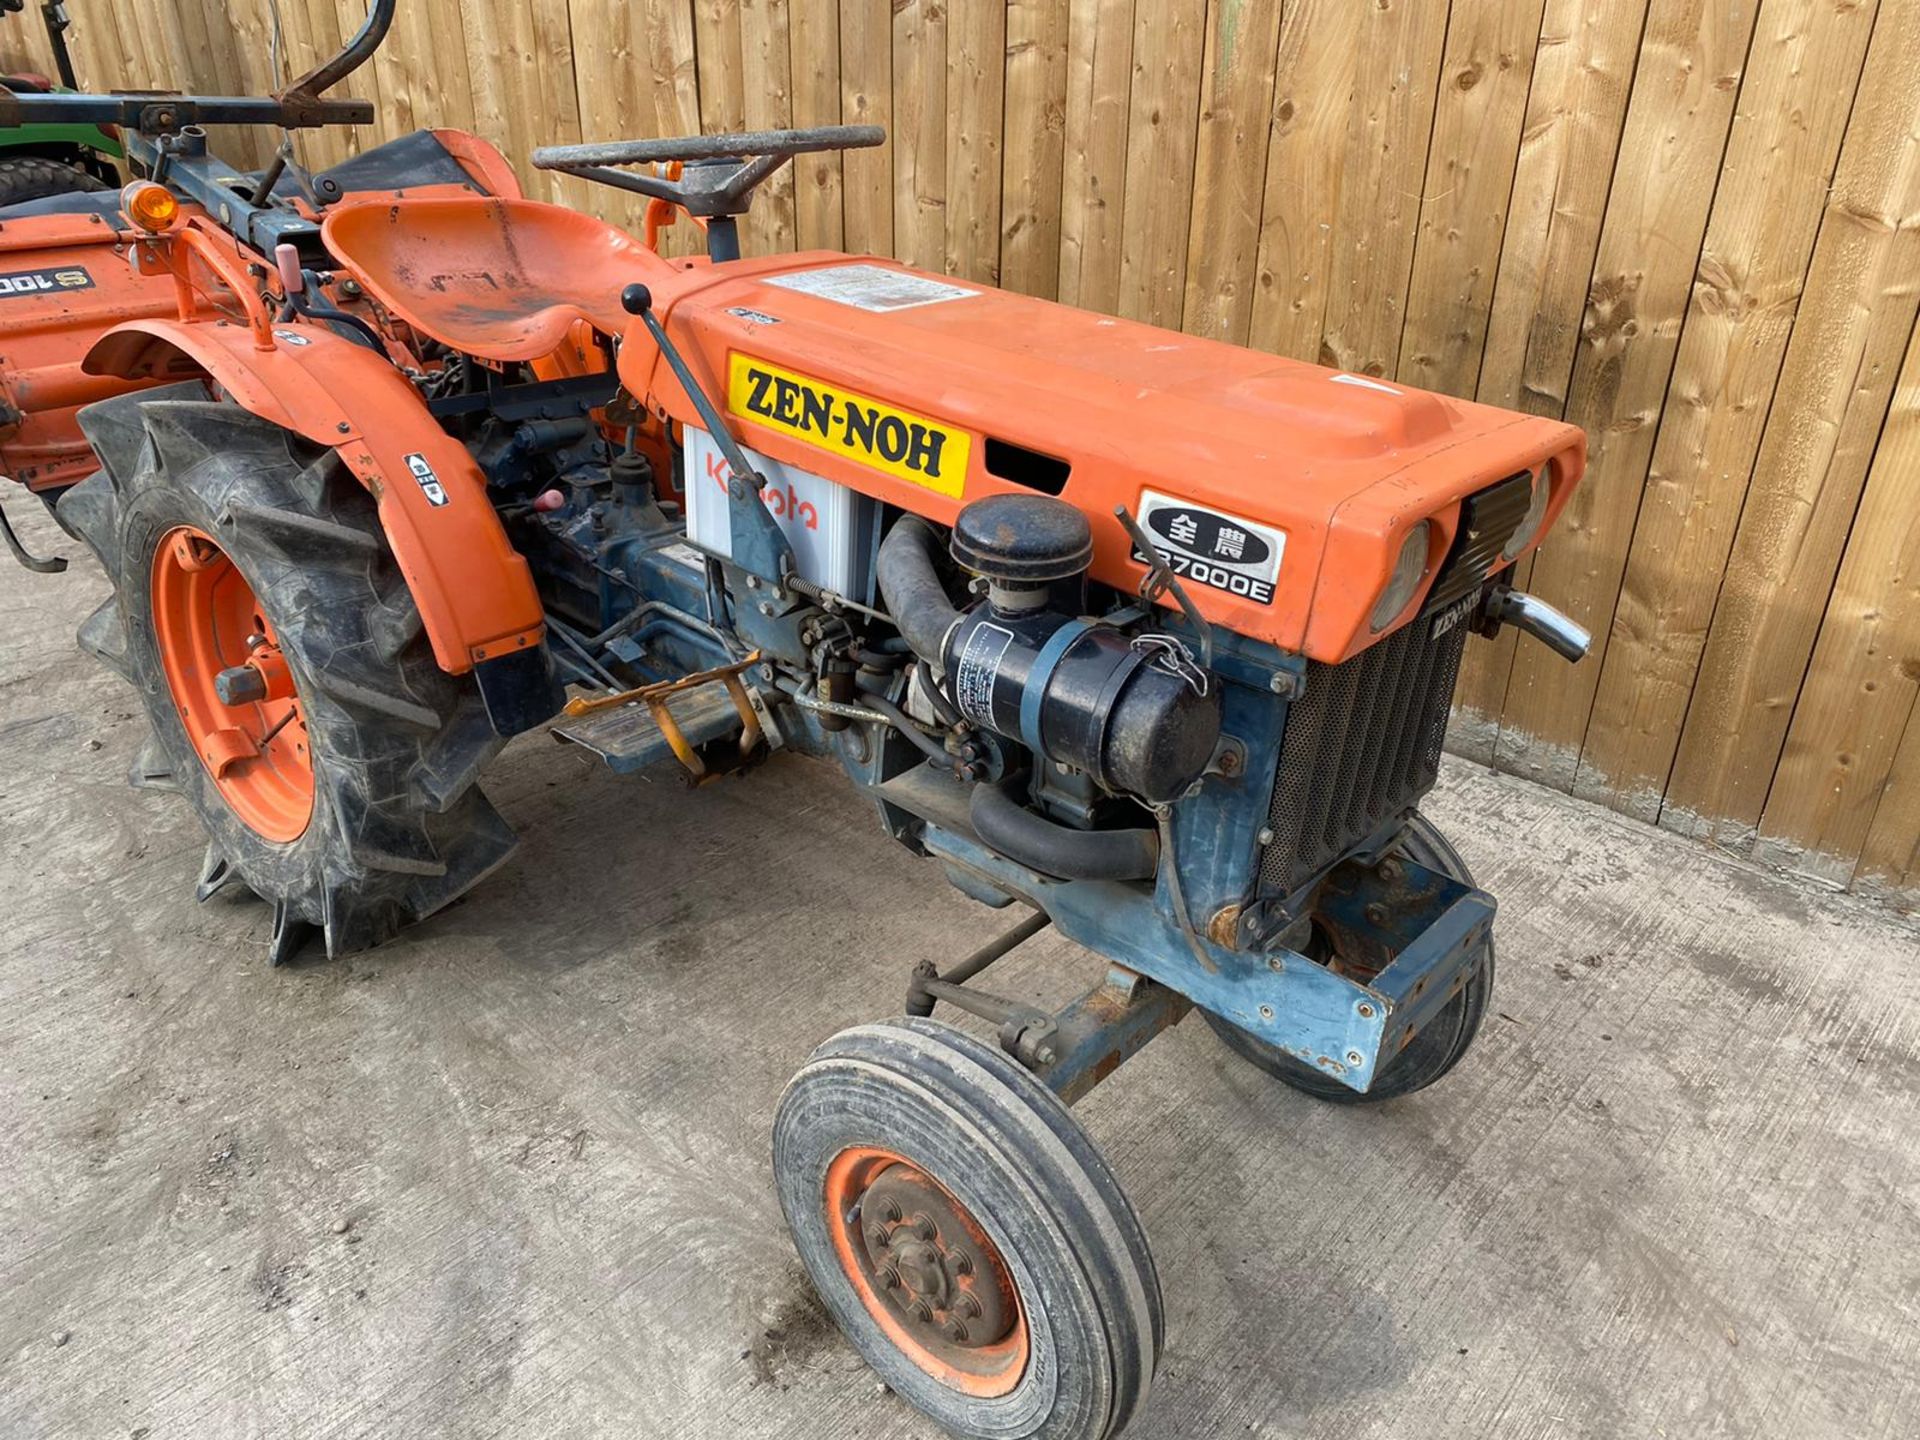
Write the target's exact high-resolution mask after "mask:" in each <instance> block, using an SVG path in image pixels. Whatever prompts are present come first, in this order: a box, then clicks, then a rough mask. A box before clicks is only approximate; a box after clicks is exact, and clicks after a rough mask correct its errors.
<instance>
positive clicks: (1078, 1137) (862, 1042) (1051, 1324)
mask: <svg viewBox="0 0 1920 1440" xmlns="http://www.w3.org/2000/svg"><path fill="white" fill-rule="evenodd" d="M773 1137H774V1145H773V1155H774V1176H775V1180H776V1182H777V1184H778V1186H779V1190H780V1204H781V1208H782V1209H783V1210H784V1211H785V1212H786V1216H787V1224H788V1226H789V1227H790V1228H791V1230H792V1232H793V1238H794V1244H795V1246H796V1248H797V1249H798V1250H799V1252H800V1257H801V1259H802V1260H803V1261H804V1262H805V1263H806V1266H807V1269H808V1272H809V1273H810V1274H811V1275H812V1276H813V1281H814V1284H815V1286H816V1287H817V1288H818V1290H819V1292H820V1296H821V1299H822V1300H823V1301H824V1302H825V1304H826V1306H827V1308H828V1310H829V1311H830V1312H831V1313H832V1314H833V1316H834V1318H835V1320H837V1321H838V1322H839V1324H840V1328H841V1329H842V1330H843V1331H844V1332H845V1333H846V1335H847V1338H848V1339H849V1340H851V1341H852V1342H853V1345H854V1348H855V1349H856V1350H858V1351H859V1352H860V1354H861V1355H862V1356H863V1357H864V1358H865V1359H866V1360H867V1362H868V1363H869V1364H870V1365H872V1366H873V1367H874V1369H875V1370H876V1371H878V1372H879V1374H880V1376H881V1378H882V1379H883V1380H885V1381H886V1382H887V1384H888V1385H889V1386H890V1387H891V1388H892V1389H893V1391H894V1392H895V1393H896V1394H898V1395H900V1396H901V1397H902V1398H903V1399H905V1400H907V1401H908V1402H909V1403H911V1404H912V1405H914V1406H915V1407H917V1408H918V1409H919V1410H921V1411H922V1412H924V1413H925V1414H926V1415H927V1416H929V1417H930V1418H931V1419H933V1420H934V1421H935V1422H936V1423H937V1424H939V1425H941V1426H943V1427H945V1428H946V1429H947V1430H949V1431H951V1432H952V1433H954V1434H956V1435H962V1436H974V1437H988V1436H991V1437H996V1440H998V1437H1015V1436H1020V1437H1044V1440H1103V1437H1107V1436H1111V1435H1115V1434H1118V1433H1119V1431H1120V1430H1121V1429H1123V1428H1124V1427H1125V1426H1126V1424H1127V1423H1128V1421H1129V1420H1130V1419H1131V1418H1132V1417H1133V1415H1134V1414H1135V1412H1136V1411H1137V1410H1138V1409H1139V1407H1140V1405H1141V1404H1142V1402H1143V1401H1144V1400H1145V1398H1146V1393H1147V1388H1148V1386H1149V1385H1150V1383H1151V1382H1152V1379H1153V1373H1154V1369H1155V1366H1156V1364H1157V1363H1158V1358H1159V1354H1160V1348H1161V1344H1162V1341H1163V1338H1164V1327H1165V1321H1164V1317H1163V1311H1162V1305H1161V1298H1160V1282H1159V1278H1158V1276H1157V1275H1156V1273H1155V1271H1154V1266H1153V1257H1152V1255H1151V1253H1150V1252H1149V1251H1148V1249H1147V1243H1146V1236H1145V1234H1144V1233H1143V1232H1142V1231H1141V1228H1140V1223H1139V1221H1138V1220H1137V1219H1136V1218H1135V1217H1134V1214H1133V1210H1132V1207H1131V1206H1129V1205H1128V1204H1127V1201H1126V1198H1125V1196H1124V1195H1122V1194H1121V1192H1120V1186H1119V1183H1118V1182H1117V1181H1116V1180H1115V1179H1114V1177H1113V1174H1112V1172H1111V1171H1110V1170H1109V1169H1108V1168H1107V1165H1106V1162H1105V1161H1104V1160H1103V1159H1101V1157H1100V1155H1099V1152H1098V1151H1096V1150H1095V1149H1094V1147H1093V1145H1092V1142H1091V1141H1089V1140H1088V1139H1087V1137H1086V1135H1085V1133H1084V1132H1083V1131H1082V1130H1081V1129H1080V1127H1079V1125H1078V1124H1077V1123H1075V1121H1074V1119H1073V1117H1072V1116H1071V1115H1070V1114H1069V1113H1068V1112H1067V1109H1066V1107H1065V1106H1064V1105H1063V1104H1061V1102H1060V1101H1059V1099H1058V1098H1056V1097H1055V1096H1054V1095H1053V1093H1052V1092H1051V1091H1049V1090H1048V1089H1047V1088H1046V1087H1045V1086H1044V1085H1042V1084H1040V1082H1039V1081H1038V1080H1036V1079H1034V1077H1033V1076H1032V1075H1030V1074H1029V1073H1028V1072H1027V1071H1025V1070H1024V1069H1022V1068H1021V1067H1020V1066H1019V1065H1017V1064H1015V1063H1014V1062H1013V1061H1012V1060H1010V1059H1009V1058H1008V1057H1007V1056H1006V1055H1004V1054H1002V1053H1001V1052H1000V1051H998V1050H995V1049H994V1048H993V1047H991V1046H989V1045H986V1044H983V1043H982V1042H980V1041H979V1040H976V1039H974V1038H973V1037H972V1036H970V1035H967V1034H965V1033H964V1032H962V1031H959V1030H955V1029H953V1028H952V1027H951V1026H947V1025H941V1024H938V1023H936V1022H934V1021H931V1020H900V1021H892V1022H888V1023H885V1024H877V1025H862V1026H858V1027H856V1028H854V1029H851V1030H843V1031H842V1032H841V1033H840V1034H838V1035H836V1036H834V1037H833V1038H832V1039H831V1040H829V1041H827V1043H826V1044H824V1045H822V1046H821V1047H820V1048H819V1049H818V1050H816V1051H815V1052H814V1053H813V1056H812V1058H811V1059H809V1060H808V1061H807V1063H806V1065H805V1066H804V1067H803V1068H802V1069H801V1071H800V1073H799V1074H798V1075H796V1076H794V1078H793V1081H792V1083H791V1084H789V1085H788V1087H787V1091H786V1094H785V1095H784V1096H782V1098H781V1101H780V1110H779V1114H778V1116H777V1118H776V1119H775V1121H774V1132H773ZM915 1197H919V1198H917V1199H916V1198H915ZM916 1227H918V1228H917V1229H916ZM961 1253H964V1255H965V1257H966V1258H965V1259H964V1260H961V1259H959V1258H957V1257H958V1255H959V1254H961ZM916 1306H919V1307H923V1308H924V1311H925V1313H921V1312H920V1311H918V1310H916V1309H915V1307H916ZM956 1318H958V1319H960V1320H961V1330H962V1331H963V1332H966V1333H961V1334H959V1335H958V1336H957V1338H953V1337H955V1332H954V1331H953V1330H951V1329H950V1328H947V1327H950V1326H952V1324H953V1322H954V1320H955V1319H956ZM969 1326H971V1327H973V1329H972V1330H971V1331H968V1328H967V1327H969Z"/></svg>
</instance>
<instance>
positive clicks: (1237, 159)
mask: <svg viewBox="0 0 1920 1440" xmlns="http://www.w3.org/2000/svg"><path fill="white" fill-rule="evenodd" d="M1280 8H1281V7H1280V0H1213V3H1212V4H1211V5H1210V6H1209V7H1208V12H1207V40H1206V56H1205V63H1204V65H1203V67H1202V79H1201V85H1200V133H1199V138H1198V140H1197V142H1196V146H1195V162H1194V185H1193V211H1192V216H1191V218H1190V220H1189V222H1188V235H1187V294H1186V304H1185V308H1184V311H1183V322H1184V325H1185V328H1186V329H1187V330H1188V331H1189V332H1190V333H1192V334H1195V335H1207V336H1211V337H1212V338H1214V339H1216V340H1228V341H1231V342H1233V343H1234V344H1236V345H1244V344H1245V343H1246V340H1247V332H1248V329H1249V327H1250V326H1251V325H1252V322H1253V295H1254V272H1255V270H1256V268H1257V266H1258V264H1259V259H1260V211H1261V205H1262V203H1263V202H1264V200H1265V198H1266V188H1267V150H1268V137H1269V133H1270V132H1271V130H1272V126H1273V82H1274V62H1275V58H1276V53H1277V47H1278V45H1279V41H1280Z"/></svg>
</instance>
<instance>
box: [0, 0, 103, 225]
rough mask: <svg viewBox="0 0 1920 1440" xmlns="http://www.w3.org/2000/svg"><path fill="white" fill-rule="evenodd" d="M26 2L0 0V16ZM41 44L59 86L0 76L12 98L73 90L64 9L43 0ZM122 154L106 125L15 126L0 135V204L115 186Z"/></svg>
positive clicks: (58, 0)
mask: <svg viewBox="0 0 1920 1440" xmlns="http://www.w3.org/2000/svg"><path fill="white" fill-rule="evenodd" d="M25 9H26V0H0V17H5V16H9V15H18V14H20V13H22V12H23V11H24V10H25ZM40 16H41V19H42V20H44V21H45V22H46V27H47V40H48V43H49V44H50V45H51V46H52V49H53V60H54V64H55V66H56V67H57V68H58V69H59V72H60V81H59V84H57V85H56V84H54V83H53V82H52V81H50V80H48V79H47V77H46V76H44V75H34V74H0V88H3V89H6V90H11V91H12V92H13V93H14V94H16V95H44V94H48V93H53V92H58V91H62V90H77V89H79V88H80V86H79V82H78V81H77V80H76V79H75V78H74V74H73V57H72V55H71V54H70V53H69V52H68V50H67V37H66V30H67V26H68V25H69V24H71V23H72V22H71V21H70V20H69V19H68V18H67V7H66V5H65V4H63V3H62V0H46V3H45V4H43V5H41V7H40ZM121 155H122V151H121V148H120V140H119V137H118V136H117V135H116V134H115V133H114V132H113V130H112V128H111V127H102V126H98V125H21V126H17V127H14V128H10V129H7V130H4V131H0V206H5V205H17V204H20V203H21V202H23V201H27V200H45V199H47V198H48V197H50V196H54V195H70V194H73V193H74V192H76V191H86V190H108V189H116V188H118V186H119V184H120V180H121V175H120V161H121Z"/></svg>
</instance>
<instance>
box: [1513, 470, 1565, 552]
mask: <svg viewBox="0 0 1920 1440" xmlns="http://www.w3.org/2000/svg"><path fill="white" fill-rule="evenodd" d="M1551 470H1552V467H1551V466H1547V465H1542V466H1541V467H1540V468H1539V469H1538V470H1536V471H1534V472H1533V498H1532V499H1531V500H1529V501H1528V502H1527V513H1526V514H1525V515H1523V516H1521V517H1520V523H1519V524H1518V525H1517V526H1515V527H1514V531H1513V534H1512V535H1510V536H1508V537H1507V543H1506V547H1505V548H1504V549H1503V550H1501V552H1500V558H1501V559H1502V560H1511V559H1513V558H1514V557H1515V556H1516V555H1518V554H1519V553H1520V552H1521V551H1522V550H1524V549H1526V548H1527V546H1529V545H1531V544H1532V543H1533V542H1534V541H1535V540H1536V539H1537V538H1538V537H1539V535H1540V526H1541V524H1542V523H1543V522H1544V521H1545V520H1546V518H1547V501H1549V500H1550V499H1552V498H1553V486H1552V484H1551V483H1550V482H1549V480H1548V478H1547V477H1548V476H1549V474H1550V473H1551Z"/></svg>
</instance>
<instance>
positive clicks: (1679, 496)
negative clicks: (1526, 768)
mask: <svg viewBox="0 0 1920 1440" xmlns="http://www.w3.org/2000/svg"><path fill="white" fill-rule="evenodd" d="M1875 8H1876V7H1875V6H1874V5H1873V4H1872V3H1866V4H1861V5H1848V6H1844V7H1843V6H1837V5H1814V6H1810V7H1806V8H1805V9H1804V10H1803V9H1802V8H1801V7H1797V6H1784V7H1782V6H1768V7H1765V8H1764V9H1763V11H1762V14H1761V26H1762V28H1761V29H1759V30H1758V31H1757V32H1756V34H1755V36H1754V46H1753V53H1752V55H1751V56H1750V57H1749V60H1748V68H1747V79H1746V83H1745V84H1744V85H1743V86H1742V87H1741V94H1740V104H1739V109H1738V112H1737V113H1736V115H1735V116H1734V121H1733V133H1732V135H1731V136H1730V137H1729V139H1728V142H1727V157H1726V161H1725V163H1724V165H1723V166H1722V170H1721V177H1720V184H1719V189H1718V192H1717V194H1716V195H1715V198H1714V204H1713V215H1712V218H1711V220H1710V221H1709V222H1708V226H1707V238H1706V245H1705V248H1704V249H1703V251H1702V252H1701V256H1700V268H1699V273H1698V275H1697V277H1696V279H1695V284H1694V293H1693V301H1692V304H1691V305H1690V306H1689V307H1688V310H1687V319H1686V329H1685V332H1684V333H1683V334H1682V335H1681V338H1680V351H1679V355H1678V357H1677V358H1676V359H1675V361H1674V368H1673V380H1672V383H1671V384H1670V385H1669V387H1668V390H1667V403H1666V408H1665V411H1664V414H1663V418H1662V420H1661V424H1660V435H1659V439H1658V442H1657V443H1656V445H1655V447H1654V452H1653V461H1652V465H1651V467H1650V469H1649V471H1648V474H1647V489H1646V495H1645V497H1644V499H1643V500H1642V501H1641V505H1640V516H1639V520H1638V523H1637V524H1636V526H1635V528H1634V534H1633V544H1632V549H1631V550H1630V552H1629V555H1628V561H1627V568H1626V572H1625V577H1624V579H1623V582H1622V585H1621V591H1620V599H1619V603H1618V605H1617V607H1616V608H1615V610H1614V616H1613V627H1612V639H1611V642H1610V643H1609V645H1608V647H1607V653H1606V655H1605V657H1604V659H1603V661H1602V669H1601V672H1600V688H1599V691H1598V693H1597V694H1596V696H1595V697H1594V707H1593V718H1592V720H1591V721H1590V722H1589V725H1588V730H1587V738H1586V742H1585V744H1584V746H1583V747H1582V749H1581V755H1580V769H1581V774H1580V776H1579V777H1577V778H1576V779H1575V782H1574V793H1575V794H1576V795H1586V796H1588V797H1590V798H1603V799H1604V802H1605V803H1606V804H1608V805H1611V806H1613V807H1614V808H1615V809H1619V810H1623V811H1625V812H1626V813H1628V814H1631V815H1635V816H1637V817H1638V818H1640V819H1643V820H1653V819H1657V818H1658V816H1659V809H1660V795H1661V792H1662V790H1664V788H1665V786H1666V782H1667V777H1668V774H1669V772H1670V771H1671V769H1672V765H1673V754H1674V749H1675V747H1676V746H1677V745H1678V744H1679V739H1680V725H1681V722H1682V720H1683V719H1684V718H1685V715H1686V708H1687V697H1688V695H1689V694H1690V693H1691V692H1692V689H1693V682H1694V679H1695V677H1696V676H1697V674H1698V673H1699V667H1700V652H1701V646H1702V644H1703V642H1704V640H1705V636H1706V631H1707V627H1708V624H1709V623H1710V622H1711V620H1712V618H1713V606H1714V601H1715V599H1716V598H1717V596H1718V594H1719V591H1720V580H1721V577H1722V575H1723V574H1724V572H1725V569H1726V564H1727V554H1728V551H1729V550H1730V549H1731V548H1732V545H1733V534H1734V526H1735V524H1736V522H1737V521H1738V519H1739V515H1740V509H1741V505H1742V504H1743V501H1744V497H1745V495H1746V490H1747V480H1748V477H1749V476H1750V475H1751V474H1752V473H1753V462H1754V458H1755V455H1756V454H1757V452H1758V450H1759V446H1760V433H1761V430H1762V429H1763V428H1764V426H1765V424H1766V418H1767V412H1768V406H1769V405H1770V403H1771V401H1772V398H1773V394H1774V387H1775V385H1776V383H1777V382H1778V380H1779V378H1780V365H1781V361H1782V360H1783V359H1784V358H1785V355H1786V347H1787V337H1788V335H1789V334H1790V333H1791V331H1792V328H1793V317H1794V313H1795V307H1796V304H1797V302H1798V300H1799V298H1800V293H1801V287H1802V285H1803V282H1804V280H1805V278H1806V273H1807V265H1808V263H1809V261H1810V260H1811V258H1812V254H1813V242H1814V237H1815V235H1816V234H1817V233H1818V230H1819V226H1820V214H1821V210H1822V208H1823V206H1824V204H1825V201H1826V194H1827V186H1828V184H1829V183H1830V182H1831V180H1832V177H1833V170H1834V162H1835V160H1836V159H1837V158H1838V156H1839V152H1840V138H1841V134H1842V132H1843V131H1844V130H1845V128H1846V123H1847V115H1848V113H1849V110H1850V108H1851V106H1852V103H1853V93H1854V90H1855V88H1856V86H1857V85H1858V83H1859V79H1860V66H1861V62H1862V61H1863V60H1864V59H1865V56H1866V50H1867V40H1868V37H1869V36H1870V35H1871V34H1872V33H1873V19H1874V10H1875Z"/></svg>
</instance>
